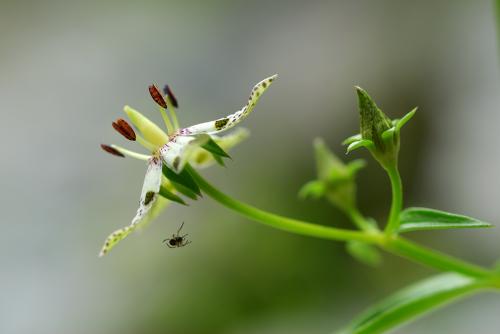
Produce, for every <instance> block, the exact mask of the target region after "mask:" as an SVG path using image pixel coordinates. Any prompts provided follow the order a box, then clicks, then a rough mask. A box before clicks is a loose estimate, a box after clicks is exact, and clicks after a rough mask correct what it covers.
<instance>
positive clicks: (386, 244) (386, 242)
mask: <svg viewBox="0 0 500 334" xmlns="http://www.w3.org/2000/svg"><path fill="white" fill-rule="evenodd" d="M186 168H187V169H188V171H189V173H190V174H191V176H192V177H193V178H194V180H195V181H196V183H197V184H198V186H199V187H200V189H201V190H203V192H204V193H205V194H207V195H208V196H210V197H212V199H214V200H216V201H217V202H219V203H220V204H222V205H224V206H226V207H227V208H229V209H231V210H234V211H236V212H238V213H239V214H241V215H243V216H245V217H247V218H249V219H251V220H254V221H257V222H259V223H263V224H265V225H268V226H271V227H274V228H277V229H280V230H284V231H287V232H291V233H295V234H300V235H305V236H311V237H316V238H321V239H330V240H342V241H346V240H358V241H363V242H366V243H371V244H376V245H378V246H379V247H381V248H383V249H385V250H386V251H388V252H390V253H393V254H395V255H398V256H401V257H404V258H407V259H410V260H412V261H415V262H417V263H420V264H424V265H427V266H429V267H431V268H435V269H439V270H444V271H454V272H458V273H462V274H465V275H468V276H471V277H492V276H494V275H493V274H492V273H491V272H490V271H488V270H487V269H484V268H482V267H480V266H476V265H474V264H471V263H468V262H465V261H462V260H460V259H457V258H454V257H452V256H449V255H446V254H443V253H440V252H437V251H435V250H431V249H428V248H425V247H423V246H420V245H417V244H414V243H412V242H410V241H408V240H406V239H403V238H401V237H399V236H388V235H384V234H381V233H378V232H377V231H376V230H374V229H371V230H367V231H363V232H360V231H349V230H344V229H338V228H334V227H328V226H322V225H316V224H313V223H309V222H304V221H300V220H297V219H291V218H287V217H283V216H280V215H276V214H273V213H269V212H266V211H263V210H260V209H257V208H255V207H253V206H251V205H248V204H245V203H243V202H240V201H238V200H236V199H234V198H231V197H229V196H228V195H226V194H224V193H222V192H221V191H219V190H218V189H216V188H215V187H214V186H212V185H211V184H210V183H208V182H207V181H206V180H205V179H204V178H203V177H202V176H201V175H200V174H198V172H197V171H195V170H194V169H193V168H192V167H191V166H189V165H187V166H186ZM353 212H354V211H353ZM353 216H354V218H355V219H356V220H358V223H361V220H363V221H364V222H363V223H362V226H365V225H368V224H369V223H368V222H367V221H366V219H365V218H363V217H362V215H361V214H360V213H359V212H357V214H354V215H353ZM354 218H353V219H354Z"/></svg>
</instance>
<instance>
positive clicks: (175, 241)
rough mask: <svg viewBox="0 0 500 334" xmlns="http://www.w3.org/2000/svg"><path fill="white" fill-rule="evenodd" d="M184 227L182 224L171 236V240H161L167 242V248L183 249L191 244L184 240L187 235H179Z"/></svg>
mask: <svg viewBox="0 0 500 334" xmlns="http://www.w3.org/2000/svg"><path fill="white" fill-rule="evenodd" d="M183 226H184V222H182V224H181V227H179V229H178V230H177V233H176V234H172V238H168V239H165V240H163V242H167V243H166V245H167V246H168V248H179V247H184V246H186V245H187V244H189V243H191V241H189V240H186V237H187V234H184V235H180V234H179V233H180V232H181V229H182V227H183Z"/></svg>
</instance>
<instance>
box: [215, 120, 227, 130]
mask: <svg viewBox="0 0 500 334" xmlns="http://www.w3.org/2000/svg"><path fill="white" fill-rule="evenodd" d="M227 122H229V119H228V118H221V119H218V120H216V121H215V128H216V129H217V130H220V129H222V128H223V127H224V126H226V124H227Z"/></svg>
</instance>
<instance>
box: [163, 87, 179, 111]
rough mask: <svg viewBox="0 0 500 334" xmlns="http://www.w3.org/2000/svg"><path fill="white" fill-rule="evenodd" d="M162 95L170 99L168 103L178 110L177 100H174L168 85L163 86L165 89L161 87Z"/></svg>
mask: <svg viewBox="0 0 500 334" xmlns="http://www.w3.org/2000/svg"><path fill="white" fill-rule="evenodd" d="M163 93H164V94H165V95H168V97H169V98H170V102H172V105H173V106H174V107H176V108H179V103H178V102H177V99H176V98H175V95H174V93H173V92H172V90H171V89H170V86H169V85H165V87H163Z"/></svg>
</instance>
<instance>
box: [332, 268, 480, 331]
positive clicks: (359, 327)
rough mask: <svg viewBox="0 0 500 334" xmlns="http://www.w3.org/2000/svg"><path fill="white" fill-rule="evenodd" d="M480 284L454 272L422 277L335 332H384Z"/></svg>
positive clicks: (460, 295) (468, 291)
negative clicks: (426, 277) (421, 279)
mask: <svg viewBox="0 0 500 334" xmlns="http://www.w3.org/2000/svg"><path fill="white" fill-rule="evenodd" d="M480 284H481V282H480V281H477V280H475V279H473V278H471V277H468V276H464V275H460V274H456V273H445V274H440V275H437V276H434V277H432V278H428V279H425V280H423V281H421V282H418V283H416V284H413V285H411V286H409V287H407V288H404V289H402V290H400V291H398V292H396V293H395V294H393V295H392V296H390V297H388V298H386V299H384V300H382V301H381V302H379V303H378V304H376V305H374V306H372V307H371V308H369V309H368V310H366V311H365V312H363V313H362V314H361V315H360V316H359V317H357V318H356V319H355V320H354V321H353V322H352V323H351V324H350V325H349V326H348V327H347V328H344V329H343V330H341V331H339V332H338V333H339V334H377V333H385V332H387V331H388V330H389V329H391V328H394V327H396V326H398V325H400V324H401V323H403V322H405V321H406V320H409V319H414V318H415V317H416V316H418V315H421V314H424V313H426V312H429V311H431V310H433V309H435V308H437V307H438V306H440V305H443V304H445V303H447V302H450V301H451V300H453V299H456V298H458V297H462V296H464V295H466V294H468V293H470V292H472V291H474V290H475V289H477V288H478V286H480Z"/></svg>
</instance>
